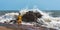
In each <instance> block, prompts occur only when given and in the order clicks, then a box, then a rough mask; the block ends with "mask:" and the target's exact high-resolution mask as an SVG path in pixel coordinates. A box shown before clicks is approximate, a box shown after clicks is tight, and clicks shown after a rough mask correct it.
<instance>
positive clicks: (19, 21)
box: [17, 13, 22, 24]
mask: <svg viewBox="0 0 60 30" xmlns="http://www.w3.org/2000/svg"><path fill="white" fill-rule="evenodd" d="M17 23H18V24H21V23H22V16H21V15H20V13H19V15H18V19H17Z"/></svg>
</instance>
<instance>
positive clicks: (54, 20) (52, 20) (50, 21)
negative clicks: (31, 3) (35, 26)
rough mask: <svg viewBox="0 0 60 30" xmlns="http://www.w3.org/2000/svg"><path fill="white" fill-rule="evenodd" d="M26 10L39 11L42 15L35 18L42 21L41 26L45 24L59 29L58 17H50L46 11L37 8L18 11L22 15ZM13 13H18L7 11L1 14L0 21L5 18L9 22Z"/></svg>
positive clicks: (12, 17) (59, 20) (59, 19)
mask: <svg viewBox="0 0 60 30" xmlns="http://www.w3.org/2000/svg"><path fill="white" fill-rule="evenodd" d="M28 11H33V12H40V13H41V14H42V15H43V16H42V17H41V18H38V20H37V21H38V22H39V23H41V21H42V22H43V23H42V24H43V25H41V26H45V27H48V28H55V29H58V30H59V29H60V17H51V16H49V14H48V13H45V12H43V11H41V10H39V9H22V10H21V11H20V13H21V15H24V14H26V12H28ZM14 15H18V13H7V14H5V15H2V16H1V17H0V22H2V23H4V21H7V20H8V22H9V21H10V20H13V19H14ZM5 16H7V17H5ZM4 17H5V18H4ZM8 17H9V18H8ZM22 24H25V25H31V24H29V23H22Z"/></svg>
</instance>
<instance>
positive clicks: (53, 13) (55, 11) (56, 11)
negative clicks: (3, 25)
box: [0, 10, 60, 17]
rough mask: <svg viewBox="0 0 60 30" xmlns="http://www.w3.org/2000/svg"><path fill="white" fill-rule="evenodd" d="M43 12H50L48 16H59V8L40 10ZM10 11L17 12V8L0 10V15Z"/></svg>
mask: <svg viewBox="0 0 60 30" xmlns="http://www.w3.org/2000/svg"><path fill="white" fill-rule="evenodd" d="M42 11H43V12H46V13H50V16H53V17H60V10H42ZM11 12H19V10H3V11H2V10H0V16H2V15H4V14H6V13H11Z"/></svg>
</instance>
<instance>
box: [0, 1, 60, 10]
mask: <svg viewBox="0 0 60 30" xmlns="http://www.w3.org/2000/svg"><path fill="white" fill-rule="evenodd" d="M34 6H36V7H37V8H39V9H41V10H60V0H0V10H19V9H22V8H26V7H28V8H33V7H34Z"/></svg>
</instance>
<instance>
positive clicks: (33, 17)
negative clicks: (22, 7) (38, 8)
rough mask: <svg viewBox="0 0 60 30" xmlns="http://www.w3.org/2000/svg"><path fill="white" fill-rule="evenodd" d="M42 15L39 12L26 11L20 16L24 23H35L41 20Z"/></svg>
mask: <svg viewBox="0 0 60 30" xmlns="http://www.w3.org/2000/svg"><path fill="white" fill-rule="evenodd" d="M41 17H42V15H41V14H40V13H39V12H33V11H28V12H26V14H24V15H23V16H22V20H23V21H25V22H35V21H37V18H41Z"/></svg>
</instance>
